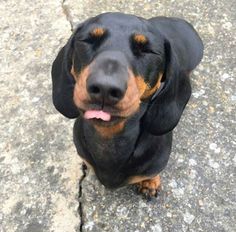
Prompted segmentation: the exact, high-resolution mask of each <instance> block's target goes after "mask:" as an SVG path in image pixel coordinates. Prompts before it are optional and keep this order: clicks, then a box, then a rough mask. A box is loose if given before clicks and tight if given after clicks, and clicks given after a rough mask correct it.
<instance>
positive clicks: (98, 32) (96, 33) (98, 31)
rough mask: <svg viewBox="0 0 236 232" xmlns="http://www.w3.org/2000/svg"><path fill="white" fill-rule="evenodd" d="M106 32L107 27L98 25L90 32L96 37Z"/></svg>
mask: <svg viewBox="0 0 236 232" xmlns="http://www.w3.org/2000/svg"><path fill="white" fill-rule="evenodd" d="M104 33H105V29H104V28H101V27H96V28H94V29H93V30H92V31H91V32H90V34H91V35H92V36H95V37H101V36H102V35H104Z"/></svg>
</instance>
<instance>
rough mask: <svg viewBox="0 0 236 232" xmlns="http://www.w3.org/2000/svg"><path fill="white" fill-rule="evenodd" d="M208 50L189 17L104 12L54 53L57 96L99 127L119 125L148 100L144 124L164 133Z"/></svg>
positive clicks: (72, 114) (71, 113) (66, 108)
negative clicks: (56, 54)
mask: <svg viewBox="0 0 236 232" xmlns="http://www.w3.org/2000/svg"><path fill="white" fill-rule="evenodd" d="M202 55H203V45H202V42H201V39H200V38H199V36H198V35H197V33H196V31H195V30H194V29H193V27H192V26H191V25H189V24H188V23H187V22H186V21H184V20H181V19H177V18H165V17H156V18H151V19H149V20H146V19H143V18H139V17H136V16H134V15H127V14H122V13H105V14H101V15H98V16H96V17H94V18H90V19H88V20H87V21H85V22H84V23H82V24H80V25H79V26H78V28H77V29H76V30H75V32H74V33H73V34H72V36H71V38H70V39H69V41H68V42H67V44H66V45H65V46H64V47H63V48H62V49H61V50H60V52H59V54H58V56H57V58H56V59H55V61H54V63H53V67H52V80H53V103H54V105H55V107H56V108H57V109H58V111H59V112H61V113H62V114H63V115H65V116H66V117H69V118H76V117H78V116H79V114H82V116H83V117H84V118H85V119H86V120H88V121H90V122H92V123H93V124H94V125H95V127H96V129H98V130H100V131H101V128H113V129H114V128H115V129H114V130H113V131H120V130H121V129H122V128H123V127H124V125H125V122H126V121H127V119H128V118H130V117H131V116H132V115H134V114H135V113H136V112H139V108H140V103H142V102H147V103H148V104H146V105H148V107H147V111H146V112H145V115H144V116H143V117H142V124H143V125H144V126H145V129H147V130H148V131H149V132H150V133H152V134H155V135H161V134H164V133H167V132H168V131H170V130H172V129H173V128H174V127H175V126H176V125H177V123H178V121H179V119H180V117H181V114H182V112H183V110H184V107H185V105H186V103H187V102H188V99H189V97H190V94H191V86H190V81H189V78H188V75H189V73H190V72H191V70H193V69H194V68H195V67H196V65H197V64H198V63H199V62H200V60H201V58H202ZM161 82H163V85H161ZM160 86H162V89H161V91H159V90H160Z"/></svg>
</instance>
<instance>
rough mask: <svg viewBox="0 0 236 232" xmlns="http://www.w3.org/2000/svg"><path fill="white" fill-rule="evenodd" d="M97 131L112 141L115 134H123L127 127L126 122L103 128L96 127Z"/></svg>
mask: <svg viewBox="0 0 236 232" xmlns="http://www.w3.org/2000/svg"><path fill="white" fill-rule="evenodd" d="M94 127H95V129H96V131H97V132H98V133H99V134H100V135H101V136H102V137H104V138H107V139H111V138H112V137H113V136H114V135H115V134H117V133H119V132H121V131H122V130H123V129H124V127H125V120H124V121H122V122H120V123H117V124H115V125H113V126H109V127H102V126H97V125H95V126H94Z"/></svg>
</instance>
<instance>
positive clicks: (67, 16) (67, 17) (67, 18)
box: [61, 0, 73, 32]
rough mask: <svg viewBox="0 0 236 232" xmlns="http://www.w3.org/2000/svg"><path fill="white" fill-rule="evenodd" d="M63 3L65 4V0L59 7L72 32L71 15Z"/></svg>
mask: <svg viewBox="0 0 236 232" xmlns="http://www.w3.org/2000/svg"><path fill="white" fill-rule="evenodd" d="M65 3H66V0H63V1H62V3H61V7H62V10H63V13H64V14H65V16H66V20H67V21H68V22H69V23H70V29H71V31H72V32H73V20H72V15H71V12H70V9H69V7H68V6H67V5H66V4H65Z"/></svg>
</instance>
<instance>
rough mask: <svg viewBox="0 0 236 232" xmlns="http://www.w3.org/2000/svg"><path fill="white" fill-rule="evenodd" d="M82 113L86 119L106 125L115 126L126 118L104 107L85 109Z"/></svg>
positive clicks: (96, 123)
mask: <svg viewBox="0 0 236 232" xmlns="http://www.w3.org/2000/svg"><path fill="white" fill-rule="evenodd" d="M82 114H83V117H84V119H86V120H88V121H90V122H92V123H94V124H95V125H99V126H105V127H107V126H113V125H115V124H117V123H119V122H121V121H122V120H124V119H125V117H122V116H118V115H117V114H113V113H111V112H108V111H105V110H104V109H99V110H96V109H90V110H83V111H82Z"/></svg>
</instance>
